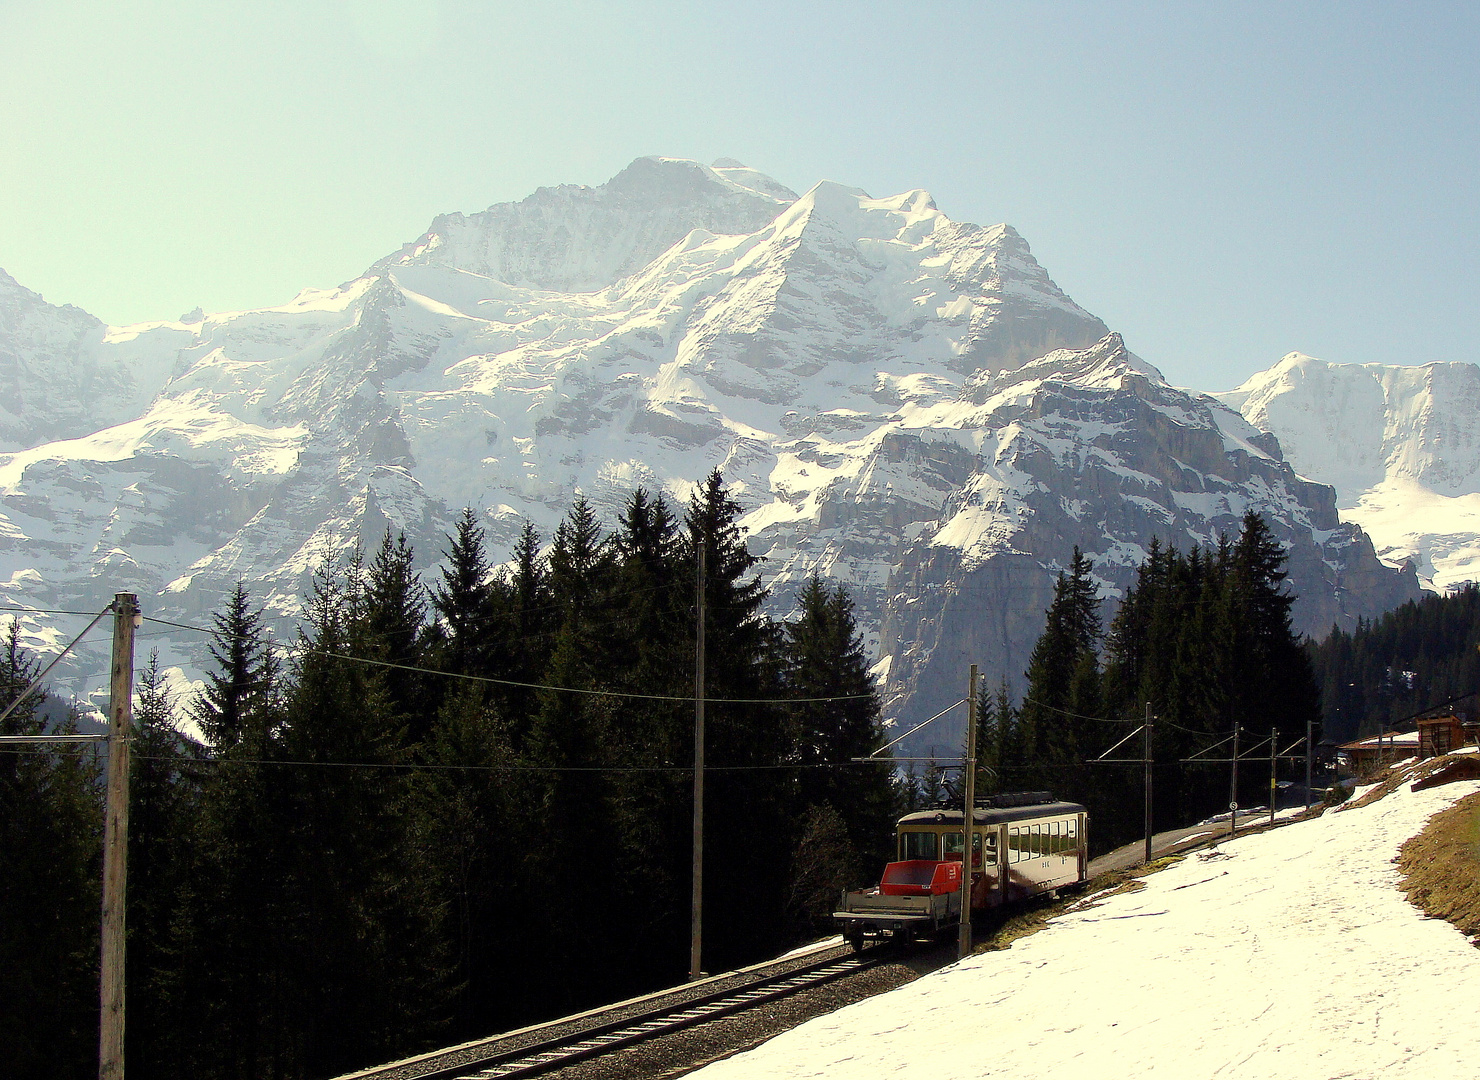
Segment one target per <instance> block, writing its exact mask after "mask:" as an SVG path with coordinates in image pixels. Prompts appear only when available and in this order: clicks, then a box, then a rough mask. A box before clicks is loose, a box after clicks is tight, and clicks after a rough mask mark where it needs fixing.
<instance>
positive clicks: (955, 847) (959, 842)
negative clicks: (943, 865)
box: [941, 832, 966, 862]
mask: <svg viewBox="0 0 1480 1080" xmlns="http://www.w3.org/2000/svg"><path fill="white" fill-rule="evenodd" d="M941 839H942V840H943V841H945V844H944V846H945V853H944V854H943V855H941V858H942V859H946V860H949V861H950V862H960V861H961V852H962V851H963V850H964V849H965V847H966V841H965V839H964V838H963V837H962V836H961V834H960V833H958V832H948V833H946V834H945V835H944V836H942V837H941Z"/></svg>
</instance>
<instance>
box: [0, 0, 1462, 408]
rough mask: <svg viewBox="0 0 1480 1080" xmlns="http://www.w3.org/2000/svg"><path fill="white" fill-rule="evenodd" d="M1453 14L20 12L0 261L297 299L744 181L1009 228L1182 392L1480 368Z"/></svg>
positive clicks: (19, 267) (0, 26)
mask: <svg viewBox="0 0 1480 1080" xmlns="http://www.w3.org/2000/svg"><path fill="white" fill-rule="evenodd" d="M1477 56H1480V15H1477V13H1476V8H1475V7H1474V6H1472V5H1463V4H1423V3H1411V2H1410V3H1402V4H1397V3H1395V4H1387V5H1373V4H1359V3H1351V2H1343V3H1333V2H1329V0H1328V2H1325V3H1321V4H1300V3H1272V4H1255V3H1238V4H1232V3H1230V4H1208V3H1195V2H1188V0H1182V2H1178V3H1167V4H1151V3H1108V2H1107V3H1103V4H1071V3H1054V4H1039V3H1028V2H1023V0H1018V2H1014V3H1011V4H997V3H987V2H975V3H935V4H913V5H906V4H885V3H877V4H872V3H863V2H855V3H848V4H844V3H807V2H804V0H791V2H785V3H760V2H756V3H747V2H745V0H731V2H730V3H726V4H722V5H721V4H701V3H637V2H630V3H560V2H554V0H525V2H523V3H502V2H490V0H483V2H480V0H443V2H436V0H422V2H415V3H410V2H393V3H381V4H374V3H365V4H355V3H340V2H330V0H292V2H286V3H257V2H253V0H235V2H231V3H226V2H215V0H185V2H180V3H172V2H163V0H152V2H151V0H136V2H129V3H123V4H120V3H117V2H116V0H115V2H109V3H84V2H76V0H51V2H49V3H44V4H43V3H41V2H39V0H0V267H3V268H4V269H6V270H7V271H9V272H10V273H11V274H12V275H13V276H14V277H15V278H16V279H17V280H19V281H20V282H21V283H22V284H23V285H26V286H28V287H30V288H32V289H35V290H37V291H38V292H41V293H42V294H44V295H45V297H46V298H47V299H48V300H50V301H51V302H53V303H58V304H60V303H72V304H76V305H78V306H79V307H82V308H85V309H87V310H88V311H91V312H93V313H94V314H95V315H98V316H99V317H101V318H103V319H106V320H108V321H110V322H115V323H122V322H134V321H140V320H147V319H161V318H174V317H176V316H178V315H179V314H181V313H182V312H185V311H188V310H189V309H191V308H193V307H195V306H196V305H197V304H199V305H201V306H203V307H205V308H206V310H208V311H217V310H231V309H240V308H250V307H261V306H267V305H272V304H279V303H282V302H284V301H286V300H288V299H290V298H291V297H292V296H293V295H294V294H295V293H297V292H298V290H299V289H301V288H303V287H305V286H310V285H313V286H324V285H334V284H337V283H339V282H341V281H344V280H347V279H349V278H353V277H355V276H357V275H358V274H359V273H360V272H361V271H363V270H364V269H365V268H366V267H367V266H368V265H369V264H370V263H372V262H373V261H374V260H375V259H377V258H379V257H380V256H382V255H384V254H386V253H388V252H390V251H392V250H394V249H396V248H397V247H399V245H400V244H402V243H403V242H405V241H408V240H412V239H414V238H415V237H417V236H418V235H420V233H421V232H422V231H423V230H424V229H425V228H426V226H427V225H428V223H429V222H430V221H431V219H432V217H433V216H434V215H435V214H437V213H441V212H446V211H452V210H464V211H468V210H479V209H482V208H484V207H486V206H487V205H489V204H490V203H494V202H501V201H505V200H511V199H519V198H523V197H524V196H525V195H527V194H529V193H530V192H531V191H533V190H534V189H535V188H536V187H538V186H540V185H544V184H559V183H584V184H598V183H601V182H603V181H605V180H606V179H608V178H609V177H611V176H612V175H613V174H614V173H616V172H617V171H619V170H620V169H621V168H622V167H623V166H624V165H626V164H627V163H628V162H629V161H630V160H632V159H633V158H634V157H638V156H641V155H644V154H663V155H669V156H675V157H692V158H698V159H700V160H704V161H711V160H713V159H714V158H716V157H721V156H728V157H736V158H739V159H741V160H742V161H744V162H745V163H746V164H749V165H751V166H753V167H755V168H757V169H760V170H762V171H764V172H767V173H769V174H771V175H772V176H774V177H776V178H777V179H778V180H780V181H782V182H783V183H785V184H787V185H789V186H791V187H793V188H795V189H797V190H799V191H801V190H805V189H806V188H808V187H810V186H811V185H812V184H814V183H815V182H817V181H818V180H821V179H830V180H837V181H840V182H842V183H846V184H851V185H855V186H858V187H862V188H865V189H866V190H868V191H869V192H870V193H872V194H874V195H877V196H882V195H889V194H893V193H895V192H898V191H902V190H905V189H908V188H915V187H923V188H927V189H929V190H930V191H931V192H932V193H933V194H934V196H935V199H936V202H937V204H938V205H939V206H940V208H941V209H942V210H943V211H944V212H945V213H946V214H948V215H949V216H951V217H953V218H956V219H958V220H966V221H974V222H978V223H981V224H990V223H994V222H998V221H1007V222H1010V223H1011V224H1013V225H1015V226H1016V227H1017V228H1018V229H1019V231H1021V232H1022V233H1023V235H1024V236H1025V237H1026V238H1027V240H1028V242H1029V243H1030V244H1031V245H1032V247H1033V250H1034V253H1035V254H1036V255H1037V256H1038V258H1039V260H1040V261H1041V262H1042V263H1043V264H1044V266H1045V267H1046V268H1047V269H1048V271H1049V273H1050V274H1052V275H1053V277H1054V279H1055V280H1056V281H1057V282H1058V283H1059V285H1060V286H1061V287H1063V288H1064V289H1065V290H1066V291H1067V292H1068V293H1069V294H1070V295H1071V296H1073V297H1074V298H1075V299H1076V300H1077V301H1078V302H1079V303H1080V304H1081V305H1083V306H1084V307H1086V308H1088V309H1089V310H1090V311H1092V312H1094V313H1095V314H1097V315H1099V316H1100V317H1101V318H1103V319H1104V320H1105V321H1106V322H1107V323H1108V324H1109V325H1110V326H1111V327H1113V328H1115V329H1117V330H1120V331H1121V332H1122V333H1123V334H1124V335H1125V338H1126V341H1127V344H1128V345H1129V346H1130V347H1131V348H1132V349H1133V350H1134V351H1136V352H1137V353H1139V354H1140V355H1141V356H1143V357H1144V358H1145V359H1147V360H1149V361H1151V362H1152V363H1154V364H1156V365H1158V366H1159V367H1161V369H1162V370H1163V371H1164V372H1166V374H1167V375H1168V377H1169V378H1171V379H1172V380H1173V381H1174V382H1179V383H1183V384H1190V385H1194V386H1197V387H1200V388H1204V389H1223V388H1226V387H1229V386H1232V385H1235V384H1236V383H1238V382H1239V381H1241V380H1242V379H1243V378H1244V377H1246V376H1247V375H1248V374H1250V373H1251V372H1253V371H1255V370H1258V369H1259V368H1262V367H1266V366H1268V365H1269V364H1271V363H1273V362H1274V361H1275V360H1277V359H1278V358H1279V357H1280V356H1281V355H1283V354H1284V353H1286V352H1288V351H1290V350H1297V349H1298V350H1300V351H1302V352H1307V353H1311V354H1313V355H1316V356H1321V357H1324V358H1325V359H1328V360H1333V361H1346V362H1371V361H1380V362H1388V363H1421V362H1425V361H1428V360H1436V359H1462V360H1470V361H1475V360H1480V349H1477V346H1476V344H1475V328H1476V326H1477V323H1480V305H1477V301H1476V286H1477V283H1480V282H1477V276H1480V275H1477V270H1480V252H1477V247H1480V244H1477V225H1480V154H1477V134H1476V132H1477V121H1480V107H1477V106H1480V89H1477V87H1480V77H1477V68H1480V65H1477V59H1476V58H1477Z"/></svg>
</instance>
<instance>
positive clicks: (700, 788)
mask: <svg viewBox="0 0 1480 1080" xmlns="http://www.w3.org/2000/svg"><path fill="white" fill-rule="evenodd" d="M695 546H696V548H697V553H698V557H699V563H698V578H697V579H696V580H697V584H696V585H695V586H694V610H695V616H694V885H693V898H692V904H691V906H690V914H689V978H690V979H700V978H703V977H704V967H703V964H702V962H701V961H702V955H703V951H704V578H705V575H706V569H705V559H704V554H705V548H706V547H707V546H708V538H707V537H705V536H704V535H703V534H702V533H700V534H699V535H698V536H696V537H695Z"/></svg>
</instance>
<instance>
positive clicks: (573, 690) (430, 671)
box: [144, 615, 873, 705]
mask: <svg viewBox="0 0 1480 1080" xmlns="http://www.w3.org/2000/svg"><path fill="white" fill-rule="evenodd" d="M144 621H145V622H152V623H158V624H160V625H161V626H173V627H175V628H176V629H177V630H191V631H194V632H195V633H197V634H210V635H212V636H216V635H219V634H220V631H219V630H212V629H208V628H206V627H204V626H191V625H189V624H188V623H177V622H171V621H170V620H168V619H156V618H152V617H150V616H148V615H146V616H144ZM225 636H228V637H231V636H239V635H225ZM251 640H256V639H251ZM274 644H276V645H277V646H278V647H279V648H282V649H287V650H293V651H296V652H297V653H299V654H300V655H305V654H306V655H310V656H324V657H328V658H330V659H333V660H346V661H349V662H351V663H355V664H365V665H367V666H369V667H381V668H390V669H393V670H396V671H411V672H415V673H418V674H421V675H440V676H442V677H443V678H448V679H463V680H465V681H467V682H477V683H490V684H492V685H495V686H513V687H517V688H520V689H524V690H550V691H553V692H555V693H562V694H586V695H588V696H590V697H617V698H631V699H636V700H640V701H676V702H687V703H689V704H693V703H694V702H696V701H698V700H699V698H697V697H696V696H694V695H692V694H689V695H678V694H638V693H633V692H631V691H625V690H591V689H586V688H584V687H578V686H552V685H549V684H546V683H532V682H521V681H519V680H517V679H495V678H493V677H492V676H489V675H464V674H462V673H460V672H456V671H438V670H437V669H436V668H424V667H417V666H416V665H414V664H397V663H394V662H393V661H390V660H372V659H369V658H368V657H363V656H351V655H349V654H348V653H337V652H331V651H329V650H327V649H315V648H313V647H311V646H306V645H292V644H289V643H287V642H281V643H276V642H275V643H274ZM871 697H873V694H835V695H832V696H829V697H809V698H796V697H784V698H733V697H725V698H716V697H706V698H704V699H703V700H704V701H705V702H706V703H709V704H717V705H806V704H813V703H819V702H828V701H861V700H865V699H867V698H871Z"/></svg>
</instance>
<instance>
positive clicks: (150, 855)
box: [127, 649, 200, 1077]
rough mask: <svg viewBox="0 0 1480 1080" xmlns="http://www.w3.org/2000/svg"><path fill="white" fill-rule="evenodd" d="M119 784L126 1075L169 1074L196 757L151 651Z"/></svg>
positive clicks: (175, 1048) (174, 1048) (196, 803)
mask: <svg viewBox="0 0 1480 1080" xmlns="http://www.w3.org/2000/svg"><path fill="white" fill-rule="evenodd" d="M135 698H136V705H135V709H134V743H133V751H132V756H133V764H132V767H131V772H130V779H129V873H128V876H129V883H128V906H129V918H128V959H127V971H128V974H129V1002H130V1005H131V1008H130V1009H129V1017H130V1020H129V1025H128V1055H127V1056H128V1068H129V1073H130V1075H132V1076H135V1077H168V1076H172V1075H175V1073H174V1069H175V1067H176V1066H177V1065H178V1059H179V1055H180V1043H181V1042H182V1040H183V1039H184V1038H185V1037H186V1036H185V1032H184V1031H182V1030H181V1029H180V1026H179V1025H178V1023H177V1022H176V1018H177V1017H178V1016H179V1015H180V1013H181V1011H182V1009H181V1004H182V1003H181V1002H180V990H181V987H180V984H179V962H178V961H179V947H178V946H179V943H178V941H177V939H176V937H175V934H176V932H177V931H178V929H179V927H180V926H181V924H182V922H183V921H184V920H185V919H186V917H187V910H186V909H187V903H188V899H189V897H190V889H191V871H192V868H193V862H194V851H193V849H194V844H195V841H196V839H197V837H196V834H195V823H196V818H197V815H198V814H199V811H200V776H199V755H198V753H197V751H198V749H199V748H198V747H196V746H195V745H194V744H193V743H191V742H190V741H189V740H187V739H186V738H184V737H183V736H182V735H181V734H180V732H179V731H178V730H177V729H176V727H175V706H174V699H173V695H171V693H170V692H169V689H168V687H167V685H166V683H165V678H164V673H163V672H162V671H161V670H160V667H159V651H158V650H157V649H156V650H154V651H153V652H152V653H150V656H149V662H148V663H147V664H145V665H144V667H143V668H142V669H141V670H140V671H139V673H138V677H137V680H136V686H135Z"/></svg>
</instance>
